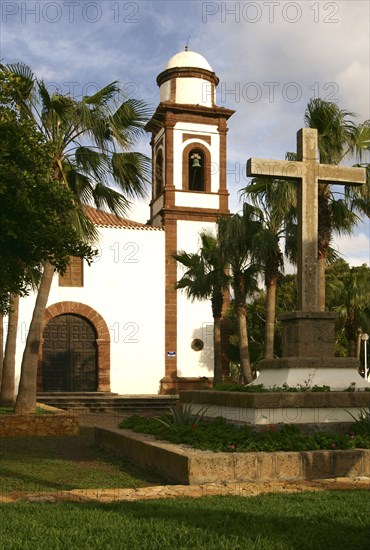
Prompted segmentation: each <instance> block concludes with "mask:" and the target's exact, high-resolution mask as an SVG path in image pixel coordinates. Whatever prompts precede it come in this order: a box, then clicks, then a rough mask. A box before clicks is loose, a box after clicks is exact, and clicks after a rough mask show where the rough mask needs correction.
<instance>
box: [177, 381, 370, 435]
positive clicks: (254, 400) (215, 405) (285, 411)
mask: <svg viewBox="0 0 370 550" xmlns="http://www.w3.org/2000/svg"><path fill="white" fill-rule="evenodd" d="M180 402H181V403H183V404H185V403H190V404H191V407H192V409H193V410H194V414H196V413H198V411H199V410H200V409H204V408H205V409H206V410H205V413H204V416H205V418H217V417H218V416H221V417H223V418H226V419H227V420H230V421H232V422H241V423H245V424H251V425H261V426H263V425H268V424H299V425H300V426H303V425H311V426H310V427H311V430H313V429H314V428H315V426H316V427H317V430H318V431H322V429H323V428H324V427H325V426H328V427H329V425H333V428H335V426H334V425H335V424H343V423H344V424H345V423H347V424H350V423H353V421H354V420H353V417H352V416H351V415H353V416H354V417H355V418H357V417H358V416H359V414H360V411H361V409H368V408H369V407H370V392H367V391H362V392H309V391H307V392H261V393H248V392H226V391H187V392H180Z"/></svg>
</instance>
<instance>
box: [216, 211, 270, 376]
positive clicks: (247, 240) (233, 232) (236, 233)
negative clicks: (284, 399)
mask: <svg viewBox="0 0 370 550" xmlns="http://www.w3.org/2000/svg"><path fill="white" fill-rule="evenodd" d="M262 229H263V228H262V224H261V221H260V220H259V218H258V215H257V213H256V210H255V209H254V208H253V207H252V206H251V205H250V204H248V203H244V205H243V213H242V215H239V214H234V215H233V216H231V217H230V218H225V217H223V218H220V220H219V222H218V230H219V235H220V243H221V250H222V252H223V254H224V256H225V258H226V260H227V262H228V264H229V265H230V268H231V286H232V288H233V291H234V301H235V310H236V317H237V322H238V332H239V351H240V365H241V371H242V376H243V379H244V382H246V383H248V384H249V383H250V382H252V381H253V372H252V367H251V361H250V355H249V344H248V331H247V295H248V294H252V293H253V292H254V291H255V290H256V289H257V280H256V276H257V273H258V272H259V271H261V266H260V265H259V264H258V263H257V261H256V258H257V257H258V254H257V250H258V246H259V244H260V243H261V238H262V235H261V231H262Z"/></svg>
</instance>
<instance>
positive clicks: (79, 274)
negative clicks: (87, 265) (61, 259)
mask: <svg viewBox="0 0 370 550" xmlns="http://www.w3.org/2000/svg"><path fill="white" fill-rule="evenodd" d="M83 267H84V265H83V259H82V258H78V257H76V256H71V258H70V262H69V265H68V267H67V269H66V272H65V274H64V275H60V274H59V286H84V270H83Z"/></svg>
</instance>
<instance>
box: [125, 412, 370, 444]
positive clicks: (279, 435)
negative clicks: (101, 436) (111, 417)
mask: <svg viewBox="0 0 370 550" xmlns="http://www.w3.org/2000/svg"><path fill="white" fill-rule="evenodd" d="M120 428H127V429H131V430H133V431H135V432H141V433H146V434H152V435H154V436H155V437H156V439H164V440H166V441H170V442H171V443H177V444H185V445H191V446H192V447H195V448H197V449H202V450H209V451H214V452H222V451H223V452H248V451H268V452H272V451H316V450H320V449H329V450H330V449H331V450H332V449H354V448H366V449H369V448H370V435H363V434H361V435H360V434H356V433H355V431H354V430H352V431H351V432H350V433H348V434H343V435H329V434H325V433H316V434H313V435H308V434H305V433H303V432H301V431H300V430H299V429H298V428H297V427H296V426H292V425H283V426H282V427H281V426H279V427H278V426H276V425H271V426H269V427H268V429H267V430H266V431H263V432H255V431H253V429H252V428H251V427H250V426H247V425H235V424H231V423H228V422H226V420H225V419H223V418H216V419H215V420H212V421H210V420H207V421H205V420H203V421H200V422H198V423H197V424H193V425H180V426H175V425H172V426H171V427H166V426H164V425H163V424H159V422H157V421H156V420H155V419H153V418H142V417H135V416H133V417H130V418H127V419H125V420H123V422H122V423H121V424H120Z"/></svg>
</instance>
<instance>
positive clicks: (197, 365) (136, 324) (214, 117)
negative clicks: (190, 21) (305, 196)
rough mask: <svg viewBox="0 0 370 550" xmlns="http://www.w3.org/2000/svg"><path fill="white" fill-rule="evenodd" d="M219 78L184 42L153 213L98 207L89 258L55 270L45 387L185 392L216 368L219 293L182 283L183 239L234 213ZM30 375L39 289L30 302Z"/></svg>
mask: <svg viewBox="0 0 370 550" xmlns="http://www.w3.org/2000/svg"><path fill="white" fill-rule="evenodd" d="M218 82H219V79H218V77H217V76H216V74H215V73H214V72H213V70H212V68H211V66H210V65H209V64H208V62H207V61H206V59H205V58H204V57H202V56H201V55H199V54H197V53H195V52H191V51H182V52H180V53H178V54H176V55H174V56H173V57H172V58H171V59H170V60H169V61H168V63H167V65H166V67H165V69H164V70H163V71H162V72H161V73H160V74H159V75H158V77H157V84H158V86H159V104H158V107H157V109H156V111H155V113H154V115H153V117H152V118H151V120H150V121H149V123H148V124H147V127H146V129H147V131H148V132H150V133H151V142H150V143H151V148H152V165H153V176H152V197H151V202H150V218H149V221H148V223H147V224H142V223H137V222H134V221H131V220H128V219H124V218H120V217H117V216H115V215H113V214H109V213H107V212H103V211H99V210H96V209H94V208H92V207H86V211H87V214H88V216H89V217H90V219H91V220H92V221H93V222H94V224H95V226H96V227H97V229H98V231H99V235H100V239H99V244H98V248H99V255H98V256H97V257H96V259H95V261H94V263H93V264H92V265H91V266H88V265H87V263H86V262H84V261H83V260H81V259H79V258H72V260H71V263H70V265H69V267H68V270H67V272H66V274H65V275H64V276H60V275H58V274H55V276H54V280H53V284H52V289H51V292H50V296H49V301H48V304H47V308H46V312H45V320H44V328H43V338H42V343H41V346H40V350H39V368H38V391H56V392H57V391H61V392H80V391H84V392H94V391H107V392H114V393H118V394H131V395H133V394H158V393H176V392H177V391H178V390H179V389H192V388H196V387H199V385H200V384H201V385H203V384H204V379H205V378H208V379H212V377H213V319H212V310H211V304H210V302H209V301H202V302H199V301H194V302H191V301H190V300H189V299H188V298H187V297H186V295H185V293H184V292H183V291H178V290H176V288H175V285H176V282H177V281H178V280H179V279H180V278H181V276H182V273H183V270H182V267H181V266H180V265H178V264H177V262H176V261H175V260H174V258H173V256H172V255H173V254H174V253H175V252H177V251H178V250H184V251H186V252H197V250H198V248H199V232H200V231H204V230H208V231H213V233H215V224H216V221H217V218H218V216H220V215H223V214H228V213H229V209H228V190H227V185H226V135H227V121H228V119H229V117H230V116H231V115H232V114H233V113H234V111H232V110H229V109H226V108H223V107H218V106H217V104H216V87H217V85H218ZM20 302H21V303H20V318H19V331H18V343H17V368H18V376H19V369H20V364H21V359H22V353H23V349H24V344H25V339H26V336H27V326H28V323H29V322H30V319H31V316H32V310H33V306H34V302H35V296H32V295H31V296H29V297H27V298H23V299H21V301H20Z"/></svg>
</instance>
